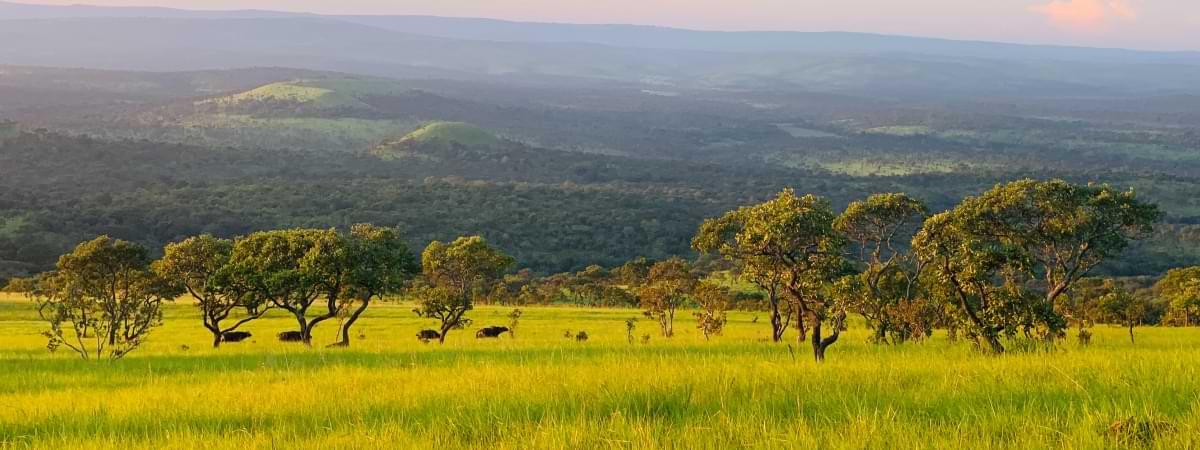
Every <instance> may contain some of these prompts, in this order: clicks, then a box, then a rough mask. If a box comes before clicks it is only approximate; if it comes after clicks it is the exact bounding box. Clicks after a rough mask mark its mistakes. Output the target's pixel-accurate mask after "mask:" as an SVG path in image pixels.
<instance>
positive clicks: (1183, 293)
mask: <svg viewBox="0 0 1200 450" xmlns="http://www.w3.org/2000/svg"><path fill="white" fill-rule="evenodd" d="M1154 290H1155V292H1157V293H1158V295H1159V296H1161V297H1162V298H1163V299H1165V300H1166V301H1167V302H1168V304H1169V308H1170V310H1171V312H1172V313H1173V314H1176V315H1180V316H1183V325H1184V326H1192V320H1193V318H1194V317H1197V316H1200V266H1198V267H1186V268H1178V269H1171V270H1170V271H1168V272H1167V274H1166V275H1164V276H1163V277H1162V279H1161V280H1158V282H1157V283H1155V284H1154Z"/></svg>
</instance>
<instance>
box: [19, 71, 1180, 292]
mask: <svg viewBox="0 0 1200 450" xmlns="http://www.w3.org/2000/svg"><path fill="white" fill-rule="evenodd" d="M0 91H2V92H4V93H6V94H5V95H4V96H3V97H0V119H5V118H6V119H7V120H9V121H8V122H5V124H4V125H3V127H0V128H3V129H2V130H0V191H2V192H3V195H0V276H3V277H9V276H15V275H28V274H30V273H34V272H38V271H41V270H45V269H47V268H49V267H50V266H52V265H53V264H54V262H55V260H56V258H57V257H58V255H60V254H62V253H64V252H65V251H66V250H68V249H70V248H72V246H74V245H75V244H76V243H78V242H80V241H83V240H86V239H89V238H91V237H93V236H96V235H100V234H107V235H111V236H113V237H115V238H121V239H127V240H131V241H134V242H138V243H141V244H143V245H145V246H147V247H148V248H151V249H159V248H162V246H163V245H164V244H166V243H168V242H172V241H176V240H179V239H181V238H183V237H186V236H192V235H197V234H202V233H211V234H213V235H216V236H221V237H234V236H239V235H245V234H248V233H251V232H253V231H256V230H263V229H277V228H288V227H316V228H325V227H337V228H341V229H347V228H348V227H349V226H350V225H351V224H354V223H360V222H369V223H375V224H382V225H398V226H402V227H403V228H404V230H405V231H404V234H405V236H406V238H407V239H410V240H411V242H410V243H411V244H413V245H422V244H423V243H426V242H429V241H432V240H438V239H440V240H446V239H452V238H454V237H456V236H460V235H473V234H478V235H482V236H484V237H486V238H487V239H488V240H489V241H490V242H493V243H494V244H496V245H497V246H498V247H500V248H502V249H504V250H505V251H507V252H509V253H510V254H511V255H513V256H514V257H515V258H516V260H517V264H518V266H520V267H527V268H530V269H532V270H533V271H534V272H537V273H541V274H550V273H558V272H574V271H579V270H583V269H584V268H586V267H588V266H592V265H600V266H603V267H614V266H617V265H620V264H622V263H624V262H626V261H629V260H631V259H634V258H637V257H648V258H652V259H664V258H667V257H670V256H674V255H680V256H691V255H694V253H693V250H692V249H691V248H690V247H689V239H690V238H691V235H692V233H693V232H694V231H695V228H696V226H697V225H698V224H699V223H700V222H702V221H703V220H704V219H706V218H709V217H713V216H715V215H718V214H720V213H721V212H722V211H726V210H728V209H730V208H733V207H736V206H738V205H744V204H747V203H751V202H755V201H761V200H763V199H765V198H767V197H769V196H771V195H773V194H774V193H777V192H779V191H780V190H781V189H783V188H788V187H791V188H794V189H797V190H799V191H803V192H811V193H814V194H817V195H820V196H822V197H824V198H828V199H829V200H830V201H831V203H832V205H833V206H834V208H835V209H840V208H844V207H846V206H847V205H848V204H849V203H850V202H852V201H854V200H856V199H861V198H865V197H866V196H867V195H870V194H873V193H884V192H906V193H909V194H911V195H912V196H914V197H915V198H919V199H921V200H922V201H924V202H925V203H927V204H928V205H929V207H930V208H931V209H932V210H934V211H940V210H945V209H948V208H950V207H952V206H953V205H955V204H957V203H958V202H959V201H960V200H961V199H962V198H964V197H965V196H968V195H973V194H977V193H980V192H983V191H984V190H986V189H988V188H991V187H992V186H994V185H996V184H998V183H1002V182H1006V181H1010V180H1014V179H1019V178H1025V177H1031V178H1036V179H1050V178H1061V179H1065V180H1069V181H1072V182H1079V183H1088V182H1097V183H1109V184H1111V185H1113V186H1115V187H1118V188H1123V189H1124V188H1132V189H1135V190H1136V191H1137V192H1138V193H1139V195H1140V196H1142V197H1143V198H1146V199H1148V200H1150V201H1154V202H1156V203H1157V204H1159V205H1161V208H1162V210H1163V212H1164V216H1163V219H1162V221H1161V222H1160V223H1159V225H1158V226H1157V228H1156V229H1155V234H1154V236H1152V237H1151V238H1150V239H1147V240H1144V241H1139V242H1137V243H1135V244H1134V246H1133V247H1132V248H1131V249H1130V250H1129V251H1127V252H1125V253H1124V254H1123V255H1122V256H1121V257H1119V258H1113V259H1111V260H1109V261H1107V262H1106V263H1105V264H1104V266H1102V267H1101V268H1100V270H1101V271H1102V272H1103V273H1106V274H1112V275H1129V276H1133V275H1146V276H1157V275H1160V274H1162V273H1164V272H1165V271H1166V270H1168V269H1170V268H1173V267H1179V266H1185V265H1193V264H1196V263H1200V178H1197V174H1200V155H1198V154H1197V153H1196V146H1197V142H1198V141H1197V139H1200V134H1198V132H1197V130H1196V129H1195V128H1193V127H1189V126H1185V125H1183V124H1186V123H1188V121H1187V118H1188V117H1187V115H1188V114H1189V111H1193V109H1192V106H1195V105H1194V102H1195V99H1194V98H1193V97H1188V96H1177V97H1174V98H1173V99H1168V98H1163V97H1156V98H1146V99H1145V100H1144V101H1141V102H1121V101H1119V100H1116V99H1113V100H1103V99H1093V100H1089V101H1083V100H1078V101H1064V102H1055V103H1046V102H1043V101H1039V100H1036V99H1028V98H1006V99H1003V100H997V99H986V98H979V99H973V100H970V101H966V100H955V101H944V100H924V101H922V100H904V101H900V100H895V99H888V98H880V97H868V96H850V95H844V94H829V93H805V92H801V91H780V92H777V93H774V94H773V95H766V94H765V93H763V92H760V91H747V92H740V93H732V92H723V91H712V90H688V89H678V90H675V91H671V92H649V93H648V92H647V91H645V90H644V89H641V88H633V89H631V88H630V87H629V86H626V85H622V84H620V83H600V82H597V83H592V84H589V85H587V86H586V87H579V86H563V85H556V84H547V85H542V86H539V87H537V88H531V87H528V86H527V85H523V84H520V83H507V84H501V83H491V82H470V81H453V80H430V79H407V80H394V79H386V78H375V77H364V76H357V75H346V74H338V73H326V72H311V71H301V70H292V69H245V70H231V71H207V72H181V73H151V72H111V71H89V70H71V69H49V68H37V67H17V66H6V67H5V69H4V71H3V74H2V75H0ZM8 94H12V95H8Z"/></svg>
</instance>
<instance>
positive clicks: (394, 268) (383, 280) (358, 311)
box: [323, 224, 419, 347]
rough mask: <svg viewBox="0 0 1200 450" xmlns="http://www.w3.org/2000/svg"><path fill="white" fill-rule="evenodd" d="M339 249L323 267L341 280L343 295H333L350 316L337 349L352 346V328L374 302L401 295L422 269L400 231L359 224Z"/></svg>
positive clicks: (343, 238) (339, 308)
mask: <svg viewBox="0 0 1200 450" xmlns="http://www.w3.org/2000/svg"><path fill="white" fill-rule="evenodd" d="M338 241H339V242H338V244H337V245H338V248H337V249H336V250H335V251H333V252H327V254H329V255H331V258H330V260H329V261H326V263H325V264H323V266H325V267H329V268H336V269H335V270H328V269H327V270H328V271H329V274H330V276H331V278H333V277H340V278H341V279H340V280H337V281H336V282H335V283H334V285H336V286H337V287H339V288H340V292H336V293H333V294H332V295H336V296H338V297H337V300H336V303H335V304H334V307H335V308H336V310H337V311H339V314H343V315H345V316H346V320H345V321H344V322H343V323H342V329H341V331H340V332H339V333H340V335H341V340H339V341H338V342H337V343H335V344H334V345H335V346H341V347H346V346H349V345H350V327H352V326H354V323H355V322H356V321H358V318H359V317H360V316H362V314H363V312H365V311H366V310H367V307H368V306H370V304H371V301H372V300H373V299H379V298H382V297H383V296H384V295H387V294H392V293H396V292H400V290H401V289H403V288H404V286H405V285H406V284H407V283H408V281H409V280H411V279H412V278H413V276H415V275H416V273H417V272H418V270H419V267H418V265H417V259H416V256H414V255H413V254H412V252H411V251H410V250H409V249H408V244H407V243H405V242H404V239H403V238H402V236H401V234H400V230H398V229H396V228H386V227H378V226H375V225H370V224H357V225H354V226H352V227H351V228H350V233H349V234H348V235H341V236H339V239H338Z"/></svg>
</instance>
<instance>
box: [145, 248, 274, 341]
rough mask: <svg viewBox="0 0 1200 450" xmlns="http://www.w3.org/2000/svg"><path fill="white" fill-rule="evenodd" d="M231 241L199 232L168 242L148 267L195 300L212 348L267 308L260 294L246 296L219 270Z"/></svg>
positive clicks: (224, 262) (260, 314)
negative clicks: (229, 322) (234, 317)
mask: <svg viewBox="0 0 1200 450" xmlns="http://www.w3.org/2000/svg"><path fill="white" fill-rule="evenodd" d="M232 252H233V241H230V240H227V239H218V238H215V237H213V236H211V235H207V234H206V235H202V236H196V237H191V238H188V239H185V240H184V241H182V242H178V243H173V244H168V245H167V246H166V247H165V248H164V249H163V257H162V258H161V259H159V260H158V261H155V262H154V263H153V264H152V265H151V267H152V268H153V270H154V273H156V274H158V276H160V277H162V278H164V279H167V280H171V281H172V282H174V283H176V284H177V285H179V286H181V287H182V288H183V289H184V290H186V291H187V293H188V294H190V295H191V296H192V298H193V299H194V300H195V301H196V306H197V307H198V308H199V309H200V316H201V320H202V321H203V323H204V328H205V329H207V330H208V331H209V332H211V333H212V335H213V347H214V348H216V347H220V346H221V341H222V339H223V337H224V335H225V333H228V332H231V331H235V330H237V329H238V328H239V327H241V326H242V325H245V324H246V323H248V322H250V321H252V320H255V319H258V318H259V317H262V316H263V314H265V313H266V312H267V311H268V310H269V308H268V307H265V306H266V305H264V304H263V303H262V302H261V298H260V297H256V296H252V295H250V291H249V289H248V288H247V287H246V286H244V285H242V284H240V283H238V280H236V279H233V278H230V277H228V276H226V275H228V272H222V269H224V268H225V267H226V266H227V265H228V264H229V257H230V254H231V253H232ZM239 309H241V310H244V311H245V314H244V315H243V316H242V317H241V318H240V319H238V320H237V321H235V322H234V323H233V325H230V326H228V327H222V325H221V323H222V322H223V321H224V320H225V319H227V318H229V316H230V314H232V313H233V312H234V311H236V310H239Z"/></svg>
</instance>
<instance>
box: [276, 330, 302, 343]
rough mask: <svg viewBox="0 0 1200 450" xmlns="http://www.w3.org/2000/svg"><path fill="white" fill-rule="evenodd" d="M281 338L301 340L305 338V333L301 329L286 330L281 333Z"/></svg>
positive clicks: (293, 340)
mask: <svg viewBox="0 0 1200 450" xmlns="http://www.w3.org/2000/svg"><path fill="white" fill-rule="evenodd" d="M279 340H280V341H283V342H300V341H303V340H304V333H301V332H299V331H284V332H282V333H279Z"/></svg>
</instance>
